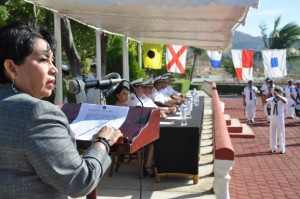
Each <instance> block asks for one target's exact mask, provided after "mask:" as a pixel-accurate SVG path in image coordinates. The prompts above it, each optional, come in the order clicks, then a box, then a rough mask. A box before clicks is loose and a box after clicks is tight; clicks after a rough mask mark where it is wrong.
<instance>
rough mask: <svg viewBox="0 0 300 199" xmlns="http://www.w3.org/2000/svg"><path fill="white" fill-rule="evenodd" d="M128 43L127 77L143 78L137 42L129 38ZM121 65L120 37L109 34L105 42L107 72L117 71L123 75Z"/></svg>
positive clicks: (144, 75)
mask: <svg viewBox="0 0 300 199" xmlns="http://www.w3.org/2000/svg"><path fill="white" fill-rule="evenodd" d="M128 45H129V46H128V59H129V78H130V80H135V79H138V78H141V77H143V78H144V79H145V78H146V74H145V71H144V70H141V69H140V66H139V63H138V57H137V56H138V52H137V48H138V46H137V43H136V42H134V41H131V40H130V41H129V44H128ZM122 66H123V55H122V37H120V36H116V35H110V36H109V37H108V43H107V73H111V72H117V73H119V74H120V75H121V76H123V75H122V74H123V69H122Z"/></svg>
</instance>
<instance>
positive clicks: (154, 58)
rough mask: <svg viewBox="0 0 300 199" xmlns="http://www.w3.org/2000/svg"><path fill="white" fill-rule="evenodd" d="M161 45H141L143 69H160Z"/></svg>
mask: <svg viewBox="0 0 300 199" xmlns="http://www.w3.org/2000/svg"><path fill="white" fill-rule="evenodd" d="M162 54H163V45H160V44H143V63H144V67H145V68H149V69H161V67H162Z"/></svg>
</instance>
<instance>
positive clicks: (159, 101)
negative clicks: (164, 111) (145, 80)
mask: <svg viewBox="0 0 300 199" xmlns="http://www.w3.org/2000/svg"><path fill="white" fill-rule="evenodd" d="M163 81H166V78H162V77H161V76H158V77H156V78H155V79H154V84H153V91H152V98H153V101H154V102H155V104H156V105H158V106H163V107H166V106H167V107H174V106H175V107H178V106H179V105H180V104H181V102H182V101H181V100H176V99H171V98H170V97H167V96H165V95H164V94H163V93H162V92H160V91H161V90H162V84H163Z"/></svg>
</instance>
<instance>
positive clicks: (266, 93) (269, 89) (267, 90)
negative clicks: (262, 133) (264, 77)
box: [262, 79, 275, 123]
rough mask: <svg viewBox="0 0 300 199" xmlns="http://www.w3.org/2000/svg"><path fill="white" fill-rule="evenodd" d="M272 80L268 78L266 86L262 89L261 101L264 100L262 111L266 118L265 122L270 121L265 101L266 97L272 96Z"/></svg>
mask: <svg viewBox="0 0 300 199" xmlns="http://www.w3.org/2000/svg"><path fill="white" fill-rule="evenodd" d="M274 88H275V87H274V81H273V80H272V79H269V81H268V87H267V88H265V89H264V90H263V93H262V94H263V101H264V113H265V116H266V119H267V122H268V123H269V122H270V116H269V114H268V105H267V103H266V99H268V98H270V97H274Z"/></svg>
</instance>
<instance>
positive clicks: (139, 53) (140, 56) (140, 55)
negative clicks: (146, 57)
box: [138, 42, 142, 69]
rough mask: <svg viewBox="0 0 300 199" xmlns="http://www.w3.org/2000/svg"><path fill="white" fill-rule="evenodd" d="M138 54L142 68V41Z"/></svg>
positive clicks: (139, 44)
mask: <svg viewBox="0 0 300 199" xmlns="http://www.w3.org/2000/svg"><path fill="white" fill-rule="evenodd" d="M138 56H139V65H140V69H142V44H141V42H139V43H138Z"/></svg>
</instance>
